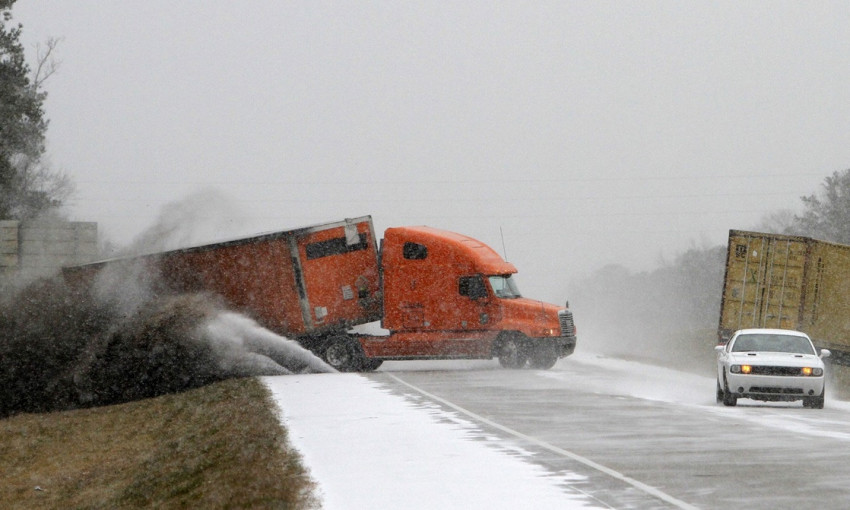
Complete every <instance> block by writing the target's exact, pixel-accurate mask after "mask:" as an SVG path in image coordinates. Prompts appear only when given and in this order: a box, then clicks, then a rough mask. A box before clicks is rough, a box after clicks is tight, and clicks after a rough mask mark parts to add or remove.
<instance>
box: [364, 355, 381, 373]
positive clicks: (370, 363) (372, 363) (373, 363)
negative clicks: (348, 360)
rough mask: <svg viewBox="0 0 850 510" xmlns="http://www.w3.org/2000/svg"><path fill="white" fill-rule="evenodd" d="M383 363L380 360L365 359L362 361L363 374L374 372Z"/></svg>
mask: <svg viewBox="0 0 850 510" xmlns="http://www.w3.org/2000/svg"><path fill="white" fill-rule="evenodd" d="M383 363H384V360H382V359H374V358H366V359H365V360H364V361H363V371H364V372H374V371H375V370H377V369H378V367H380V366H381V365H382V364H383Z"/></svg>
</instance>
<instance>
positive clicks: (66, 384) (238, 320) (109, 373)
mask: <svg viewBox="0 0 850 510" xmlns="http://www.w3.org/2000/svg"><path fill="white" fill-rule="evenodd" d="M121 284H122V285H125V286H126V284H127V282H122V283H121ZM119 288H120V285H119V286H118V287H116V289H114V290H117V289H119ZM121 290H122V292H123V291H126V288H122V289H121ZM123 294H126V292H123ZM136 294H137V295H143V296H144V299H141V300H138V301H137V302H135V303H134V304H133V306H127V303H126V301H122V300H121V299H110V298H104V296H109V295H110V294H109V293H106V294H104V291H103V289H102V288H99V289H96V290H95V289H94V288H89V287H86V288H72V287H71V286H69V285H67V284H66V283H65V282H64V280H62V279H61V278H54V279H48V280H42V281H39V282H36V283H35V284H33V285H30V286H29V287H27V288H25V289H24V290H23V291H21V292H20V293H19V294H17V296H15V298H14V299H7V300H5V301H4V302H3V303H2V304H0V417H3V416H9V415H11V414H15V413H18V412H47V411H57V410H66V409H73V408H78V407H89V406H96V405H107V404H114V403H120V402H127V401H132V400H138V399H142V398H148V397H153V396H156V395H162V394H165V393H173V392H178V391H183V390H186V389H190V388H196V387H199V386H202V385H205V384H209V383H211V382H215V381H220V380H223V379H226V378H230V377H238V376H250V375H280V374H288V373H292V372H331V371H333V369H332V368H330V367H329V366H327V365H325V364H324V363H323V362H322V361H321V360H319V359H318V358H317V357H315V356H313V355H312V354H311V353H310V352H309V351H306V350H305V349H303V348H301V347H300V346H299V345H298V344H296V343H295V342H293V341H291V340H287V339H285V338H282V337H279V336H277V335H275V334H273V333H272V332H270V331H267V330H265V329H263V328H261V327H260V326H259V325H257V324H256V323H254V322H253V321H251V320H250V319H248V318H247V317H244V316H241V315H239V314H236V313H234V312H231V311H228V310H227V309H226V308H225V307H224V306H223V304H222V303H221V302H219V301H218V300H217V299H216V298H215V297H214V296H210V295H207V294H203V293H191V294H177V295H173V294H165V295H158V294H154V293H149V292H139V293H136Z"/></svg>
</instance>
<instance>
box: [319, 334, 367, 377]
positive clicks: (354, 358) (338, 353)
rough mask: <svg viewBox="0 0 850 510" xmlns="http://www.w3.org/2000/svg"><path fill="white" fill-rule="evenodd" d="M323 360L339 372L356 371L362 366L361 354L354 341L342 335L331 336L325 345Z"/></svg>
mask: <svg viewBox="0 0 850 510" xmlns="http://www.w3.org/2000/svg"><path fill="white" fill-rule="evenodd" d="M324 358H325V361H327V362H328V365H330V366H332V367H334V368H335V369H337V370H339V371H340V372H357V371H358V370H360V369H361V368H362V365H363V356H362V355H361V354H360V352H359V351H358V349H357V347H356V346H355V345H354V342H353V341H352V340H351V339H350V338H348V337H344V336H338V337H334V338H331V339H330V340H329V341H328V344H327V346H326V347H325V356H324Z"/></svg>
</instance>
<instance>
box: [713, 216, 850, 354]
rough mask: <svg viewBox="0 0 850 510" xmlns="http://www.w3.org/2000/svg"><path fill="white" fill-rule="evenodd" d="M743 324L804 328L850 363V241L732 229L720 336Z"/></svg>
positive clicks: (726, 337) (727, 335) (820, 344)
mask: <svg viewBox="0 0 850 510" xmlns="http://www.w3.org/2000/svg"><path fill="white" fill-rule="evenodd" d="M744 328H781V329H795V330H799V331H803V332H805V333H807V334H808V335H809V336H810V337H811V338H812V340H813V341H814V342H815V345H817V347H819V348H827V349H829V350H830V351H831V352H832V355H833V358H832V359H833V361H834V362H836V363H842V364H850V246H845V245H841V244H836V243H830V242H825V241H818V240H815V239H812V238H808V237H801V236H789V235H780V234H766V233H759V232H746V231H740V230H730V231H729V244H728V249H727V254H726V276H725V282H724V287H723V297H722V301H721V306H720V325H719V330H718V334H719V337H720V341H721V342H724V343H725V342H726V341H728V340H729V338H730V337H731V335H732V333H734V332H735V331H736V330H738V329H744Z"/></svg>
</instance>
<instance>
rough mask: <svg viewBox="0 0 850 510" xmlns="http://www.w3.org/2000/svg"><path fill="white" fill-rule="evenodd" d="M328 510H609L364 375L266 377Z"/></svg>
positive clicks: (515, 452)
mask: <svg viewBox="0 0 850 510" xmlns="http://www.w3.org/2000/svg"><path fill="white" fill-rule="evenodd" d="M263 381H264V382H265V383H266V384H267V385H268V387H269V388H270V389H271V391H272V393H273V395H274V397H275V399H276V401H277V402H278V406H279V407H280V409H282V410H283V412H282V421H283V423H284V424H285V425H286V427H287V428H288V429H289V434H290V441H291V443H292V444H293V445H294V446H295V447H296V448H297V449H298V450H299V451H300V452H301V454H302V455H303V457H304V460H305V463H306V464H307V466H308V467H309V469H310V471H311V474H312V476H313V478H314V479H315V480H317V481H318V483H319V487H320V489H319V490H320V496H321V498H322V501H323V508H325V509H327V510H335V509H340V510H356V509H374V508H405V509H408V510H416V509H420V508H421V509H429V510H430V509H433V508H469V509H476V508H487V509H500V508H504V509H517V508H527V507H528V505H529V503H530V502H531V501H533V504H534V508H537V509H549V508H551V509H555V508H558V509H577V508H591V509H592V508H607V507H605V506H600V505H599V504H598V503H595V502H594V501H593V500H592V499H591V498H589V497H587V496H585V495H584V494H582V493H581V492H579V491H577V490H575V489H570V487H569V484H570V481H571V480H570V477H569V476H558V477H554V476H553V475H551V474H550V473H548V472H546V471H545V470H544V469H543V468H541V467H539V466H536V465H534V464H532V463H530V462H528V461H526V460H524V458H523V457H524V455H523V452H522V451H520V450H519V449H517V448H515V447H512V446H511V445H510V444H508V443H504V444H491V442H492V443H497V442H498V441H496V440H495V439H492V440H491V442H485V441H486V439H485V441H482V440H481V437H482V434H481V431H480V430H479V429H478V428H477V427H476V426H475V425H474V424H472V423H470V422H469V421H466V420H464V419H461V418H459V417H458V416H457V415H456V414H455V413H449V412H445V411H442V410H440V409H438V408H437V407H436V406H429V405H422V404H415V403H413V402H411V401H408V400H406V399H405V398H403V397H401V396H398V395H394V394H391V393H390V392H389V391H388V390H384V389H381V387H380V385H379V384H378V383H375V382H373V381H370V380H369V379H367V378H366V377H363V376H360V375H356V374H319V375H316V374H314V375H295V376H279V377H266V378H263Z"/></svg>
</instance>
